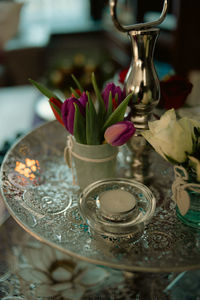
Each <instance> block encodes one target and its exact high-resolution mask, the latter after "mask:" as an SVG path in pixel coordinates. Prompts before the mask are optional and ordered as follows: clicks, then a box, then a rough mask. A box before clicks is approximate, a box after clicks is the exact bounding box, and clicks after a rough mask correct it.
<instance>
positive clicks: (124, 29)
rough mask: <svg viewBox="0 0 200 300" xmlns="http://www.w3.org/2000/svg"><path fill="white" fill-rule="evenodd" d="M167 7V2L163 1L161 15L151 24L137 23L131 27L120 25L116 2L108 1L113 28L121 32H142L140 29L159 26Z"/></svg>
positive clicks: (113, 0) (115, 0)
mask: <svg viewBox="0 0 200 300" xmlns="http://www.w3.org/2000/svg"><path fill="white" fill-rule="evenodd" d="M167 6H168V0H164V4H163V9H162V13H161V15H160V18H159V19H157V20H155V21H152V22H147V23H138V24H133V25H121V24H120V22H119V20H118V18H117V9H116V7H117V0H110V14H111V17H112V20H113V23H114V25H115V27H116V28H117V29H118V30H119V31H122V32H130V31H134V30H142V29H148V28H152V27H154V26H157V25H159V24H161V23H162V22H163V21H164V19H165V17H166V14H167Z"/></svg>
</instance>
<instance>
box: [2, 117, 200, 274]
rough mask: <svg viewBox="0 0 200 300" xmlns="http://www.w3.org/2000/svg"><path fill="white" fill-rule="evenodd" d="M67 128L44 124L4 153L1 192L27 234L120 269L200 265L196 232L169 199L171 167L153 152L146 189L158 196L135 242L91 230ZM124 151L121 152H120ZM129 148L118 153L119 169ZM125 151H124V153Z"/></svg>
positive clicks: (174, 268)
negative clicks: (68, 158) (70, 159)
mask: <svg viewBox="0 0 200 300" xmlns="http://www.w3.org/2000/svg"><path fill="white" fill-rule="evenodd" d="M65 143H66V131H65V130H64V128H62V126H60V125H59V124H57V122H51V123H47V124H46V125H43V126H41V127H39V128H38V129H36V130H35V131H33V132H32V133H30V134H29V135H27V136H26V137H25V138H23V139H22V140H21V141H20V142H18V143H17V144H16V145H15V146H14V147H13V148H12V149H11V150H10V152H9V153H8V155H7V157H6V158H5V161H4V164H3V168H2V175H3V176H2V191H3V196H4V200H5V202H6V205H7V207H8V208H9V211H10V213H11V215H12V216H13V217H14V218H15V220H16V221H17V222H18V223H19V224H20V225H21V226H22V227H23V228H24V229H25V230H27V231H28V232H29V233H30V234H32V235H33V236H35V237H36V238H38V239H39V240H42V241H44V242H45V243H48V244H49V245H51V246H53V247H55V248H57V249H60V250H62V251H63V252H65V253H66V254H69V255H72V256H74V257H76V258H79V259H82V260H85V261H88V262H91V263H95V264H99V265H104V266H109V267H112V268H116V269H122V270H124V271H141V272H142V271H143V272H159V271H162V272H171V271H175V272H179V271H185V270H190V269H195V268H199V267H200V251H199V250H200V248H199V238H200V235H199V233H198V232H195V231H192V230H191V229H189V228H188V227H186V226H184V225H182V224H181V223H180V221H178V220H177V218H176V214H175V205H174V203H173V202H172V201H171V188H170V186H171V181H172V179H173V178H172V177H173V176H172V169H171V167H170V166H169V165H168V164H167V163H165V162H164V161H163V159H161V158H160V159H159V157H158V155H157V154H156V153H154V152H152V156H151V157H150V162H151V166H150V167H151V172H152V174H153V176H152V181H151V183H150V185H149V188H150V189H151V190H152V192H153V193H154V195H155V197H156V199H157V208H156V212H155V215H154V217H153V219H152V221H151V222H150V223H149V224H148V225H147V226H146V227H145V230H144V233H143V235H142V237H141V238H139V239H138V240H137V241H134V242H130V241H129V239H128V238H125V239H123V238H122V239H114V238H108V237H102V236H101V235H94V234H92V233H91V232H90V229H89V228H88V225H87V224H85V223H84V222H83V220H82V218H81V216H80V214H79V209H78V199H79V194H80V190H79V188H78V186H76V185H72V175H71V172H70V170H69V169H68V167H67V166H66V165H65V163H64V159H63V149H64V146H65ZM124 151H125V153H124ZM127 151H128V149H126V148H125V149H124V148H122V150H121V152H120V154H119V174H120V176H122V177H123V174H124V173H125V171H126V170H127V168H128V167H129V166H128V165H127V164H125V157H126V155H127ZM124 154H125V155H124Z"/></svg>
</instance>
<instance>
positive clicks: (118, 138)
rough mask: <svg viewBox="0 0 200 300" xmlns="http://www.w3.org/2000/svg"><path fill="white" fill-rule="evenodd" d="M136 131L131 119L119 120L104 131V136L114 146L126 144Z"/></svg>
mask: <svg viewBox="0 0 200 300" xmlns="http://www.w3.org/2000/svg"><path fill="white" fill-rule="evenodd" d="M134 133H135V127H134V125H133V123H132V122H130V121H122V122H118V123H116V124H114V125H111V126H110V127H108V128H107V129H106V131H105V133H104V138H105V140H106V142H107V143H108V144H111V145H112V146H121V145H123V144H125V143H126V142H127V141H128V140H129V139H130V138H131V136H132V135H133V134H134Z"/></svg>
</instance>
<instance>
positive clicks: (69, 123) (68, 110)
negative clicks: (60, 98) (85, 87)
mask: <svg viewBox="0 0 200 300" xmlns="http://www.w3.org/2000/svg"><path fill="white" fill-rule="evenodd" d="M87 101H88V99H87V95H86V94H85V92H83V94H82V95H81V97H80V98H79V99H76V98H75V97H70V98H68V99H66V100H65V101H64V103H63V105H62V109H61V113H62V120H63V123H64V125H65V127H66V129H67V130H68V131H69V132H70V133H71V134H73V133H74V116H75V106H74V103H76V104H77V105H78V107H79V110H80V112H81V114H82V115H83V116H85V107H86V103H87Z"/></svg>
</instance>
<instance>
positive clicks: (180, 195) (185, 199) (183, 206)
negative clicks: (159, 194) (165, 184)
mask: <svg viewBox="0 0 200 300" xmlns="http://www.w3.org/2000/svg"><path fill="white" fill-rule="evenodd" d="M176 203H177V206H178V208H179V210H180V213H181V215H182V216H184V215H186V213H187V212H188V210H189V208H190V197H189V195H188V193H187V192H186V191H185V190H184V189H180V190H178V191H177V197H176Z"/></svg>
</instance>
